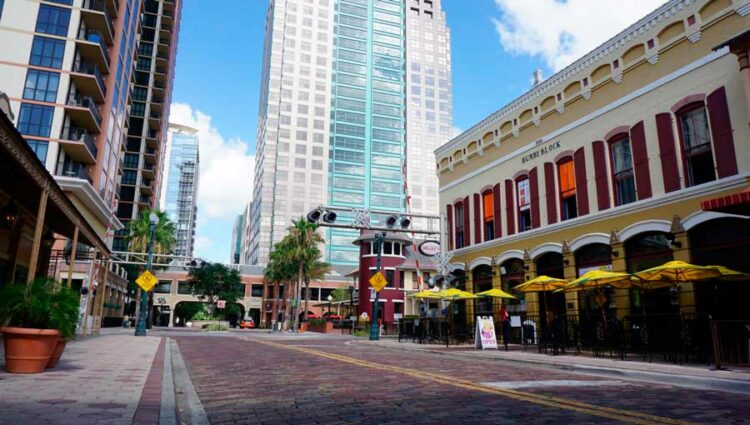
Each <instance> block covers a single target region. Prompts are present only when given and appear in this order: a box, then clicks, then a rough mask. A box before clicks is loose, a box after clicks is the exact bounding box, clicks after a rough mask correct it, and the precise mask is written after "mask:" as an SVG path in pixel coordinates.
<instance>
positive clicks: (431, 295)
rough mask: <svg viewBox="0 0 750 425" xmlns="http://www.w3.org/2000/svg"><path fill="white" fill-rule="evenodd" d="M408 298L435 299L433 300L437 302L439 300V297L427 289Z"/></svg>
mask: <svg viewBox="0 0 750 425" xmlns="http://www.w3.org/2000/svg"><path fill="white" fill-rule="evenodd" d="M410 296H411V297H414V298H420V299H435V300H439V299H440V298H441V297H440V295H438V294H437V292H435V291H432V290H429V289H425V290H424V291H419V292H417V293H416V294H412V295H410Z"/></svg>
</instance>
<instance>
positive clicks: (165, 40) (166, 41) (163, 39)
mask: <svg viewBox="0 0 750 425" xmlns="http://www.w3.org/2000/svg"><path fill="white" fill-rule="evenodd" d="M159 44H163V45H165V46H169V38H167V37H159Z"/></svg>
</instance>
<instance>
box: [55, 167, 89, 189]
mask: <svg viewBox="0 0 750 425" xmlns="http://www.w3.org/2000/svg"><path fill="white" fill-rule="evenodd" d="M55 175H58V176H63V177H72V178H75V179H81V180H86V181H88V182H89V183H90V184H92V185H93V184H94V179H92V178H91V175H90V174H89V172H88V171H87V170H86V165H84V164H82V163H80V162H69V163H66V164H63V165H62V166H60V167H58V168H57V170H56V171H55Z"/></svg>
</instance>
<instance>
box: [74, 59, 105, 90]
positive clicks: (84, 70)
mask: <svg viewBox="0 0 750 425" xmlns="http://www.w3.org/2000/svg"><path fill="white" fill-rule="evenodd" d="M73 72H77V73H80V74H88V75H93V76H94V78H96V82H97V84H99V89H100V90H101V91H102V93H104V94H106V93H107V86H105V85H104V78H103V77H102V73H101V72H99V67H98V66H97V65H96V64H95V63H93V62H89V61H85V60H83V59H77V60H76V61H75V62H73Z"/></svg>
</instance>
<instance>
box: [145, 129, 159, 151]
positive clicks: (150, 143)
mask: <svg viewBox="0 0 750 425" xmlns="http://www.w3.org/2000/svg"><path fill="white" fill-rule="evenodd" d="M146 146H147V147H149V148H153V149H158V148H159V136H158V134H157V131H156V130H149V131H148V133H146Z"/></svg>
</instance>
